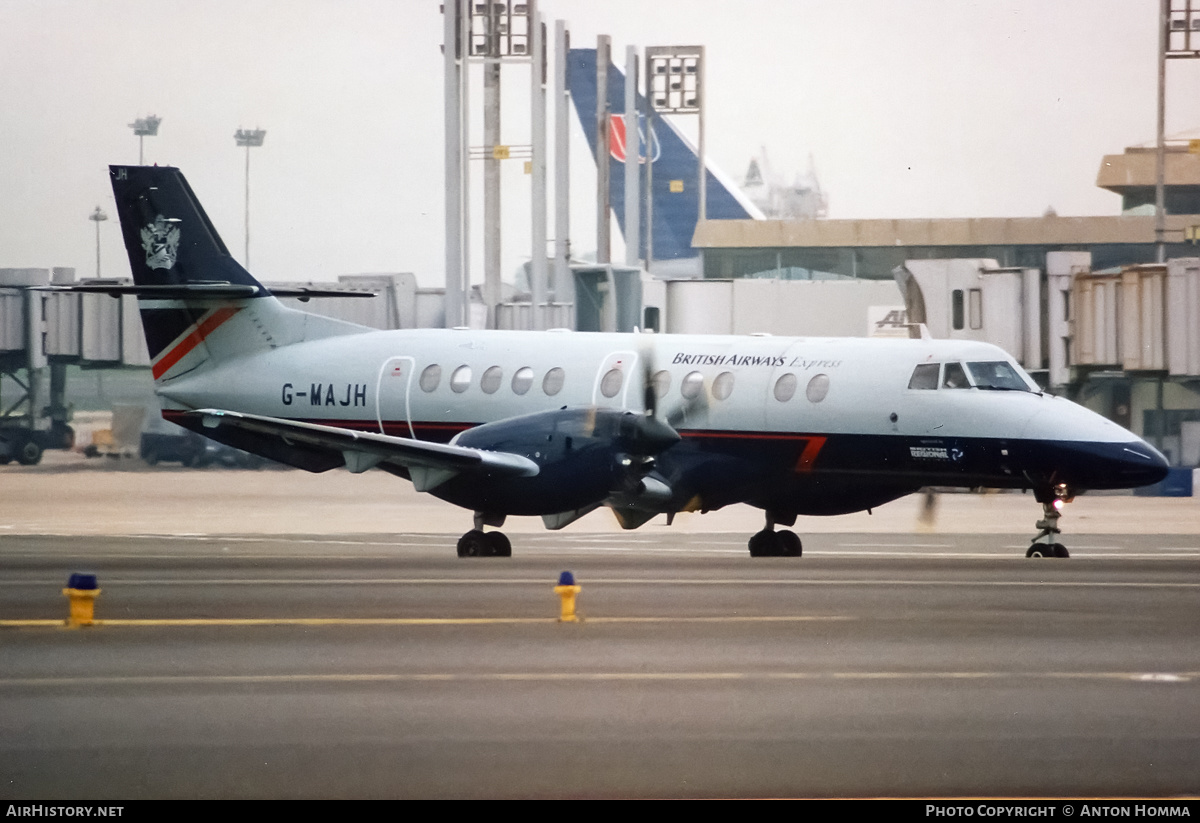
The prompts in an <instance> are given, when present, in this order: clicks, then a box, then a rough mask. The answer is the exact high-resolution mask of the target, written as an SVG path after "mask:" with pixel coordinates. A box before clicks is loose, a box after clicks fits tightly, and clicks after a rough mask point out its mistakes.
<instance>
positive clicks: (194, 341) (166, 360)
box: [150, 306, 241, 380]
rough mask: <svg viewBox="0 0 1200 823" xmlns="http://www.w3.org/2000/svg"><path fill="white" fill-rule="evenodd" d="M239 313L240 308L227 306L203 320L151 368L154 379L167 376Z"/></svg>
mask: <svg viewBox="0 0 1200 823" xmlns="http://www.w3.org/2000/svg"><path fill="white" fill-rule="evenodd" d="M239 311H241V309H240V308H235V307H232V306H226V307H224V308H220V309H217V310H216V311H214V312H213V313H212V314H210V315H208V316H207V317H205V318H203V319H202V320H201V321H200V322H199V323H197V324H196V327H195V328H194V329H193V330H192V331H191V332H190V333H189V334H188V335H187V336H186V337H184V338H183V339H182V340H180V341H179V342H178V343H177V344H175V348H173V349H169V350H168V351H167V352H166V353H165V354H163V356H162V357H160V358H159V359H158V362H156V363H155V364H154V365H153V366H152V367H151V369H150V371H151V373H152V374H153V375H154V379H155V380H157V379H158V378H160V377H162V376H163V375H164V374H166V373H167V372H168V371H169V370H170V369H171V367H172V366H174V365H175V364H176V363H178V362H179V361H180V360H182V359H183V358H184V357H186V356H187V354H188V352H190V351H191V350H192V349H194V348H196V347H197V346H199V345H200V344H201V343H203V342H204V338H206V337H208V336H209V335H210V334H212V333H213V332H214V331H216V329H217V328H218V327H219V326H220V325H221V324H222V323H224V322H225V321H226V320H228V319H229V318H231V317H233V316H234V315H235V314H237V313H238V312H239Z"/></svg>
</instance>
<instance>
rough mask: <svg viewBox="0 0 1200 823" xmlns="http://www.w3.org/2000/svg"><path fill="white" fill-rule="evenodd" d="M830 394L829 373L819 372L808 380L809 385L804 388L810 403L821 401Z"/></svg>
mask: <svg viewBox="0 0 1200 823" xmlns="http://www.w3.org/2000/svg"><path fill="white" fill-rule="evenodd" d="M827 394H829V375H827V374H818V375H816V376H814V377H813V379H812V380H809V381H808V387H807V388H806V389H805V390H804V396H805V397H807V398H808V402H809V403H820V402H821V401H822V400H824V399H825V395H827Z"/></svg>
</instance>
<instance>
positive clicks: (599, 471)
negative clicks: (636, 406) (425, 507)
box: [432, 408, 679, 515]
mask: <svg viewBox="0 0 1200 823" xmlns="http://www.w3.org/2000/svg"><path fill="white" fill-rule="evenodd" d="M451 442H452V443H454V444H455V445H458V446H465V447H469V448H473V449H482V450H487V451H502V452H508V453H510V454H519V455H521V456H522V457H527V458H529V459H530V460H532V461H534V462H535V463H537V464H538V467H539V472H538V474H537V475H536V476H535V477H521V478H513V477H508V478H497V479H496V482H489V480H488V479H487V478H486V477H485V478H484V479H480V478H479V477H478V475H473V476H472V477H470V478H467V477H461V476H460V477H456V478H453V479H451V480H448V481H447V482H445V483H443V484H442V485H440V486H438V487H437V488H436V489H433V490H432V493H433V494H434V495H436V496H437V497H440V498H442V499H443V500H447V501H449V502H451V503H454V504H455V505H458V506H463V507H466V508H470V509H474V510H475V511H497V512H505V513H508V514H514V515H542V514H555V513H558V512H563V511H570V510H574V509H580V508H583V507H585V506H588V505H591V504H595V503H598V502H600V501H602V500H605V499H606V498H608V496H609V495H610V494H611V493H612V491H613V490H614V489H618V488H620V487H622V486H623V485H625V484H627V481H628V478H629V476H630V472H631V471H633V472H636V471H638V470H639V467H640V466H641V465H642V464H643V463H644V462H645V461H647V460H649V459H650V458H653V457H654V456H655V455H657V454H659V453H660V452H662V451H664V450H665V449H667V448H670V447H671V446H672V445H674V444H675V443H677V442H679V435H678V434H677V433H676V432H675V430H674V429H672V428H671V427H670V426H668V425H667V424H666V423H663V422H661V421H659V420H655V419H654V418H650V417H646V416H644V415H640V414H635V413H633V412H627V411H620V410H617V409H596V408H585V409H558V410H556V411H550V412H538V413H536V414H529V415H523V416H521V417H514V418H511V419H508V420H502V421H498V422H496V423H487V424H485V425H482V426H476V427H475V428H473V429H468V430H467V431H465V432H462V433H461V434H459V435H458V436H457V437H456V438H454V440H453V441H451Z"/></svg>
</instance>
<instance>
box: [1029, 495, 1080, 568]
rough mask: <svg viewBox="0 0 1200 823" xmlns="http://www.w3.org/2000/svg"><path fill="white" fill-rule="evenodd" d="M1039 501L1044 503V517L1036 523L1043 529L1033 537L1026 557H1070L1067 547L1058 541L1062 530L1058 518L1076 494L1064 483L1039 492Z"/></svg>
mask: <svg viewBox="0 0 1200 823" xmlns="http://www.w3.org/2000/svg"><path fill="white" fill-rule="evenodd" d="M1037 499H1038V502H1039V503H1041V504H1042V519H1041V520H1039V521H1038V522H1037V523H1035V524H1034V525H1035V526H1037V528H1039V529H1041V531H1039V532H1038V535H1037V537H1035V538H1033V541H1032V544H1031V545H1030V547H1029V551H1027V552H1025V556H1026V557H1070V556H1071V555H1070V554H1069V553H1068V552H1067V547H1066V546H1064V545H1063V544H1062V543H1059V542H1058V536H1059V535H1060V534H1062V531H1061V530H1060V529H1059V528H1058V518H1060V517H1062V514H1061V512H1062V507H1063V506H1064V505H1066V504H1067V503H1070V502H1071V501H1072V500H1073V499H1074V496H1073V495H1072V494H1071V492H1070V490H1069V489H1068V488H1067V487H1066V486H1064V485H1061V484H1060V485H1058V486H1054V487H1053V488H1052V489H1050V490H1049V491H1048V492H1047V491H1044V490H1039V491H1038V492H1037Z"/></svg>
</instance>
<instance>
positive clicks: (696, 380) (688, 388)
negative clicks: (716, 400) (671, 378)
mask: <svg viewBox="0 0 1200 823" xmlns="http://www.w3.org/2000/svg"><path fill="white" fill-rule="evenodd" d="M703 390H704V375H702V374H701V373H700V372H698V371H694V372H691V373H689V374H688V376H687V377H685V378H683V382H682V383H680V384H679V393H680V394H682V395H683V396H684V397H686V398H687V399H688V400H695V399H696V398H697V397H699V396H700V392H702V391H703Z"/></svg>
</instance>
